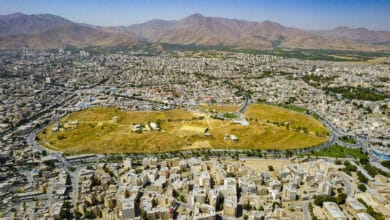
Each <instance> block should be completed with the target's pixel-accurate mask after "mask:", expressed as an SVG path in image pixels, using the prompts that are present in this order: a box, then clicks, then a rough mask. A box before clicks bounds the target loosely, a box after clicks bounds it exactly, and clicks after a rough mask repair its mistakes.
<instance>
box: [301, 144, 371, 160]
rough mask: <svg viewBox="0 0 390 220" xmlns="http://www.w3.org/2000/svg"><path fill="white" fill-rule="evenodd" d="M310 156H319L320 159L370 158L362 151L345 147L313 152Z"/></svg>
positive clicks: (334, 146) (333, 147) (335, 146)
mask: <svg viewBox="0 0 390 220" xmlns="http://www.w3.org/2000/svg"><path fill="white" fill-rule="evenodd" d="M309 155H310V156H318V157H336V158H351V157H352V158H354V159H360V158H368V156H367V155H366V154H364V153H363V152H362V151H361V150H360V149H352V148H348V147H343V146H339V145H332V146H330V147H328V148H325V149H323V150H320V151H317V152H313V153H310V154H309Z"/></svg>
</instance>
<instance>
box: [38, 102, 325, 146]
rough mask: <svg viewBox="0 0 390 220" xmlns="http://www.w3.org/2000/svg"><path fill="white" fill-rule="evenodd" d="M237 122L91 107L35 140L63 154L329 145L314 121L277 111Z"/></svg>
mask: <svg viewBox="0 0 390 220" xmlns="http://www.w3.org/2000/svg"><path fill="white" fill-rule="evenodd" d="M206 109H208V110H210V109H212V106H211V107H208V108H206ZM227 109H229V108H227ZM243 117H245V118H246V120H247V121H248V122H249V126H243V125H241V124H238V123H237V120H238V119H232V120H220V119H217V118H215V117H214V114H213V113H211V112H204V111H186V110H179V109H177V110H169V111H129V112H125V111H121V110H118V109H115V108H111V107H109V108H107V107H92V108H87V109H85V110H82V111H78V112H73V113H71V114H69V115H67V116H65V117H63V118H62V119H60V120H59V121H58V122H56V123H53V124H51V125H49V126H48V127H47V128H46V129H44V130H43V131H42V132H40V133H39V134H38V136H37V137H38V140H39V142H40V144H41V145H43V146H45V147H47V148H49V149H52V150H58V151H62V152H64V153H69V154H80V153H99V154H100V153H132V152H134V153H135V152H137V153H156V152H168V151H178V150H192V149H240V150H246V149H277V150H286V149H300V148H306V147H311V146H317V145H319V144H321V143H324V142H326V141H328V139H329V131H328V130H327V129H326V128H325V127H324V126H323V125H322V124H321V123H320V122H319V121H317V120H315V119H313V118H311V117H309V116H307V115H304V114H300V113H296V112H293V111H290V110H287V109H284V108H280V107H277V106H272V105H264V104H252V105H251V106H249V108H248V110H247V111H246V113H245V115H243Z"/></svg>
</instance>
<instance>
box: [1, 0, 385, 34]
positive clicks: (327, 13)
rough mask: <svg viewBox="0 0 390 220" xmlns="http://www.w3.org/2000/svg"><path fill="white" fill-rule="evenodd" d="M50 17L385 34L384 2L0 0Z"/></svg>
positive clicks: (5, 7) (4, 8)
mask: <svg viewBox="0 0 390 220" xmlns="http://www.w3.org/2000/svg"><path fill="white" fill-rule="evenodd" d="M14 12H22V13H26V14H38V13H50V14H55V15H59V16H62V17H65V18H67V19H70V20H72V21H75V22H82V23H89V24H94V25H104V26H108V25H129V24H134V23H141V22H144V21H147V20H150V19H154V18H159V19H168V20H173V19H178V18H183V17H186V16H188V15H190V14H193V13H196V12H199V13H201V14H203V15H205V16H216V17H226V18H237V19H244V20H250V21H264V20H271V21H275V22H279V23H281V24H283V25H286V26H292V27H298V28H303V29H306V30H319V29H330V28H334V27H336V26H349V27H353V28H357V27H366V28H369V29H374V30H390V0H280V1H276V0H274V1H272V0H257V1H255V0H214V1H213V0H188V1H186V0H138V1H133V0H127V1H125V0H96V1H92V0H62V1H59V0H0V14H3V15H4V14H10V13H14Z"/></svg>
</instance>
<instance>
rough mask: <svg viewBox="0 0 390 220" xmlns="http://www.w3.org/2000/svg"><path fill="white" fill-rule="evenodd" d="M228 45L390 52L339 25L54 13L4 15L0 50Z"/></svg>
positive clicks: (384, 40)
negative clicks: (81, 19) (91, 19)
mask: <svg viewBox="0 0 390 220" xmlns="http://www.w3.org/2000/svg"><path fill="white" fill-rule="evenodd" d="M145 41H148V42H152V43H169V44H181V45H210V46H220V45H223V46H229V47H232V48H242V49H273V48H275V47H279V48H291V49H293V48H300V49H332V50H361V51H380V50H386V51H389V50H390V43H389V42H390V32H388V31H370V30H367V29H364V28H361V29H352V28H348V27H337V28H334V29H332V30H327V31H316V32H313V31H305V30H302V29H298V28H291V27H286V26H283V25H281V24H279V23H275V22H272V21H263V22H255V21H245V20H238V19H227V18H219V17H206V16H203V15H201V14H198V13H196V14H193V15H190V16H188V17H185V18H182V19H179V20H171V21H167V20H159V19H154V20H150V21H147V22H144V23H141V24H134V25H130V26H120V27H97V26H92V25H88V24H79V23H75V22H72V21H70V20H67V19H64V18H62V17H59V16H55V15H50V14H39V15H25V14H21V13H14V14H10V15H1V16H0V49H12V48H23V47H31V48H53V47H54V48H55V47H61V46H64V45H68V44H70V45H74V46H78V47H84V46H90V45H94V46H102V47H110V46H119V45H123V46H127V45H133V44H142V42H145Z"/></svg>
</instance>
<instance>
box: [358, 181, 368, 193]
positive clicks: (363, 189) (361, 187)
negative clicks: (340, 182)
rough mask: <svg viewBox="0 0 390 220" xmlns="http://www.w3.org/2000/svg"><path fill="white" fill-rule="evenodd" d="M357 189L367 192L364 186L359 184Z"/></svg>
mask: <svg viewBox="0 0 390 220" xmlns="http://www.w3.org/2000/svg"><path fill="white" fill-rule="evenodd" d="M358 189H359V190H360V191H362V192H365V191H366V190H367V187H366V184H363V183H360V184H359V185H358Z"/></svg>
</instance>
